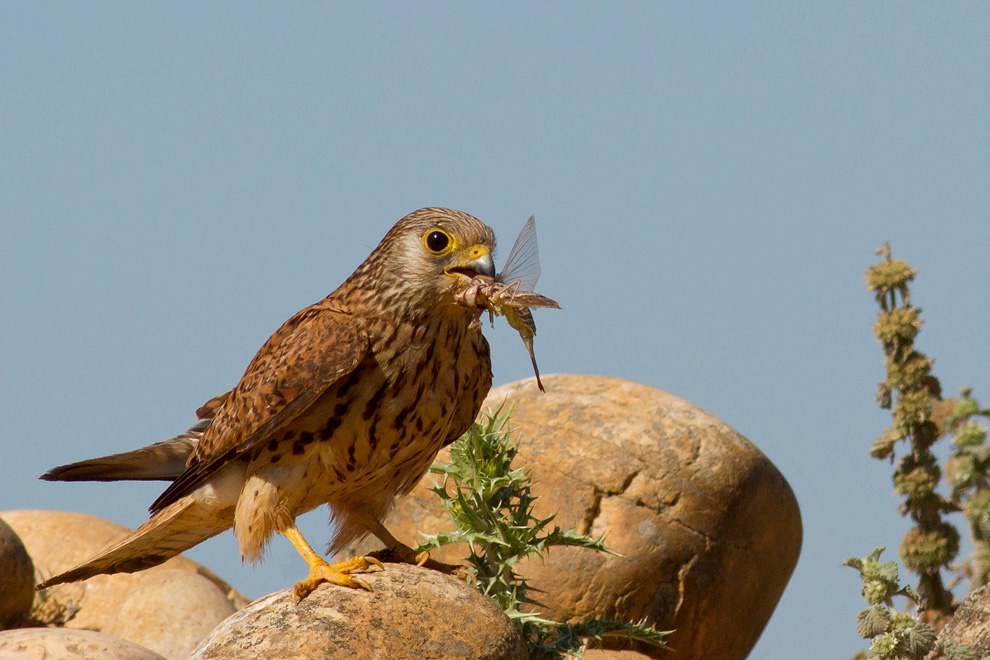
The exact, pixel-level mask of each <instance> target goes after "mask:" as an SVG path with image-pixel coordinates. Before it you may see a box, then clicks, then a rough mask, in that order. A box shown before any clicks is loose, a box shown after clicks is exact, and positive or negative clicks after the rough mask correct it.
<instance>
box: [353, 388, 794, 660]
mask: <svg viewBox="0 0 990 660" xmlns="http://www.w3.org/2000/svg"><path fill="white" fill-rule="evenodd" d="M544 382H545V384H546V389H547V393H546V394H541V393H540V392H539V390H538V389H537V387H536V383H535V380H534V379H527V380H525V381H520V382H517V383H512V384H509V385H505V386H502V387H499V388H496V389H495V390H492V392H491V394H490V395H489V397H488V400H487V402H486V406H487V407H497V406H498V405H500V404H502V403H503V402H507V403H508V404H510V405H512V406H513V415H512V418H511V422H510V423H511V425H512V426H514V427H516V428H518V430H519V433H520V434H521V438H522V443H521V447H520V454H519V456H518V458H517V459H516V460H517V465H526V466H528V469H529V472H530V474H531V475H532V476H533V479H534V486H533V492H534V494H535V495H537V496H539V498H540V499H539V500H538V501H537V505H536V513H537V515H540V516H546V515H548V514H550V513H553V512H557V514H558V516H557V519H556V521H555V523H556V524H559V525H560V526H561V527H564V528H567V527H571V526H575V527H577V529H578V530H579V531H581V532H584V533H587V534H594V535H601V534H607V544H608V545H609V546H610V547H611V548H612V549H614V550H615V551H617V552H619V553H620V554H621V556H618V557H616V556H609V555H605V554H602V553H595V552H592V551H589V550H585V549H580V548H563V549H555V550H553V552H552V553H551V554H550V556H549V558H548V559H547V561H546V562H545V563H543V562H540V561H538V560H537V561H532V562H529V563H528V564H525V565H522V566H521V572H522V573H523V575H524V576H526V577H527V578H528V579H529V580H530V581H531V584H532V586H533V587H535V588H537V589H542V590H544V591H545V592H546V593H544V594H540V595H539V598H540V600H542V601H543V602H544V603H545V604H546V605H547V606H548V610H549V611H548V612H547V614H549V615H550V616H552V617H554V618H560V619H565V618H566V619H578V618H581V617H587V616H591V615H597V616H602V617H609V618H620V619H624V620H639V619H641V618H643V617H646V618H647V619H648V620H649V621H651V622H652V623H653V624H654V625H655V626H656V627H657V628H659V629H662V630H672V629H673V630H675V633H674V634H673V635H671V636H670V637H669V638H668V643H669V645H670V646H671V647H672V648H674V649H677V653H676V655H674V654H671V657H690V658H706V659H707V660H740V659H742V658H745V657H746V656H747V655H748V653H749V651H750V649H751V648H752V647H753V645H754V644H755V643H756V640H757V638H758V637H759V635H760V633H761V631H762V630H763V628H764V626H765V625H766V622H767V621H768V620H769V618H770V615H771V613H772V612H773V609H774V607H775V606H776V603H777V601H778V600H779V598H780V596H781V594H782V592H783V589H784V586H785V585H786V584H787V581H788V579H789V577H790V575H791V572H792V571H793V569H794V566H795V564H796V562H797V558H798V554H799V552H800V547H801V534H802V528H801V518H800V513H799V510H798V506H797V502H796V500H795V497H794V494H793V492H792V490H791V488H790V486H789V485H788V484H787V482H786V480H785V479H784V478H783V476H781V474H780V473H779V471H777V469H776V468H775V467H774V466H773V464H772V463H771V462H770V461H769V459H767V457H766V456H765V455H763V453H762V452H760V450H759V449H757V448H756V446H754V445H753V444H752V443H751V442H749V441H748V440H747V439H746V438H744V437H743V436H741V435H740V434H739V433H737V432H736V431H734V430H733V429H732V428H730V427H729V426H728V425H726V424H725V423H723V422H721V421H720V420H718V419H717V418H715V417H714V416H712V415H711V414H709V413H707V412H705V411H704V410H702V409H700V408H698V407H696V406H694V405H692V404H690V403H688V402H686V401H684V400H682V399H679V398H677V397H675V396H673V395H671V394H668V393H666V392H663V391H660V390H657V389H654V388H651V387H648V386H645V385H641V384H638V383H633V382H630V381H626V380H621V379H615V378H605V377H601V376H577V375H556V376H548V377H547V378H545V379H544ZM442 458H443V457H441V459H442ZM430 484H431V481H430V477H429V476H427V477H426V478H425V479H424V481H423V482H422V483H421V484H420V485H419V486H418V487H417V489H416V491H414V493H413V494H412V495H411V496H410V497H409V498H407V499H406V500H404V501H402V502H400V503H399V505H398V507H397V508H396V510H395V511H394V513H393V514H392V516H391V519H390V520H389V521H387V522H386V524H387V526H388V527H389V529H390V530H391V531H392V532H393V533H394V534H395V535H396V536H397V537H398V538H400V539H404V540H407V541H412V542H415V541H416V540H417V539H418V538H419V535H418V533H417V532H418V531H419V530H423V531H425V532H433V531H437V530H439V529H446V528H448V527H447V526H446V525H445V524H444V522H443V520H444V517H443V514H442V513H441V512H440V510H439V508H438V500H437V498H436V496H435V495H434V494H432V493H430V492H429V490H428V489H429V486H430ZM376 545H377V544H376V543H374V542H366V545H364V546H363V547H362V550H364V551H366V550H369V549H373V548H374V547H375V546H376ZM465 555H466V552H465V549H464V548H456V547H452V548H446V549H444V551H443V552H435V553H434V557H435V558H438V559H441V560H446V561H458V560H460V559H462V558H463V557H464V556H465ZM636 650H638V651H640V652H643V653H647V654H649V655H651V656H654V657H660V656H662V652H659V651H657V650H656V649H651V648H650V647H638V648H637V649H636Z"/></svg>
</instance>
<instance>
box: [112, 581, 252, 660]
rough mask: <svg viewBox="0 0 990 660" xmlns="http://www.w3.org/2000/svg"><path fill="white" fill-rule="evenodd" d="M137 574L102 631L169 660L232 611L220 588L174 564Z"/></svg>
mask: <svg viewBox="0 0 990 660" xmlns="http://www.w3.org/2000/svg"><path fill="white" fill-rule="evenodd" d="M138 577H139V579H138V581H137V583H136V584H135V585H134V586H133V587H132V588H131V590H130V591H128V592H127V594H126V596H125V598H124V600H123V602H122V603H121V604H120V607H118V608H117V611H116V612H115V613H114V615H113V616H112V618H110V619H109V620H108V621H107V623H106V624H105V625H104V626H103V632H105V633H107V634H110V635H116V636H117V637H123V638H124V639H128V640H130V641H132V642H136V643H138V644H141V645H142V646H145V647H147V648H149V649H151V650H152V651H155V652H156V653H159V654H161V655H163V656H164V657H166V658H168V660H181V659H182V658H185V657H186V656H187V655H189V653H190V652H192V650H193V649H194V648H196V645H197V644H199V642H200V641H201V640H202V639H203V638H204V637H205V636H206V634H207V633H209V632H210V631H211V630H213V628H214V627H215V626H216V625H217V624H218V623H220V622H221V621H223V620H224V619H226V618H227V617H228V616H230V615H231V614H233V613H234V612H235V611H236V610H235V609H234V605H233V604H232V603H231V602H230V601H229V600H227V598H226V597H225V596H224V594H223V592H221V591H220V590H219V589H217V587H216V585H215V584H213V583H212V582H210V581H209V580H207V579H206V578H204V577H203V576H201V575H199V574H198V573H193V572H192V571H185V570H181V569H174V568H173V569H166V570H161V571H156V572H153V573H149V574H147V575H142V574H139V575H138Z"/></svg>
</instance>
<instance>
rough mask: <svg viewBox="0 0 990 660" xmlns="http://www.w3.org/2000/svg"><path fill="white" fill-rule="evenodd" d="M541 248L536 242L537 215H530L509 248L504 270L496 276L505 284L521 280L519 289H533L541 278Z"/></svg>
mask: <svg viewBox="0 0 990 660" xmlns="http://www.w3.org/2000/svg"><path fill="white" fill-rule="evenodd" d="M542 272H543V270H542V269H541V268H540V248H539V245H538V244H537V242H536V217H535V216H532V215H531V216H529V220H527V221H526V224H524V225H523V228H522V230H521V231H520V232H519V236H518V237H517V238H516V242H515V243H513V244H512V249H511V250H509V256H508V257H507V258H506V260H505V266H503V267H502V272H501V273H499V274H498V276H497V277H496V278H495V279H496V280H497V281H499V282H501V283H503V284H512V283H513V282H517V281H518V282H519V289H520V290H522V291H532V290H533V289H535V288H536V283H537V282H538V281H539V279H540V275H541V274H542Z"/></svg>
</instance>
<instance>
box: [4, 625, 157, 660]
mask: <svg viewBox="0 0 990 660" xmlns="http://www.w3.org/2000/svg"><path fill="white" fill-rule="evenodd" d="M0 658H4V660H40V659H41V658H44V659H45V660H97V659H99V660H165V659H164V658H162V656H160V655H158V654H157V653H155V652H154V651H150V650H148V649H146V648H144V647H141V646H138V645H137V644H135V643H134V642H129V641H127V640H126V639H121V638H119V637H114V636H112V635H106V634H104V633H98V632H94V631H92V630H70V629H68V628H21V629H20V630H8V631H6V632H2V633H0Z"/></svg>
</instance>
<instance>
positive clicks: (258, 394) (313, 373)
mask: <svg viewBox="0 0 990 660" xmlns="http://www.w3.org/2000/svg"><path fill="white" fill-rule="evenodd" d="M367 350H368V339H367V337H366V336H365V334H364V332H363V331H362V329H361V327H360V325H359V323H358V322H357V321H356V320H355V319H354V317H353V316H352V315H350V314H348V313H347V312H344V311H341V310H339V309H334V308H329V307H327V306H326V305H325V301H324V302H321V303H317V304H315V305H312V306H310V307H307V308H306V309H304V310H302V311H300V312H299V313H297V314H296V315H295V316H293V317H292V318H290V319H289V320H288V321H286V322H285V323H284V324H283V325H282V327H281V328H279V329H278V330H277V331H276V332H275V334H273V335H272V336H271V337H270V338H269V339H268V341H267V342H265V345H264V346H262V347H261V349H260V350H259V351H258V354H257V355H255V356H254V359H253V360H251V364H249V365H248V368H247V371H245V372H244V376H243V377H241V380H240V382H239V383H238V384H237V387H235V388H234V389H233V390H231V391H230V393H229V395H228V396H226V397H223V395H221V397H223V398H222V400H221V401H220V402H219V403H220V407H219V409H218V410H217V411H216V416H215V417H214V419H213V422H212V423H211V424H210V426H209V428H208V429H206V431H205V432H204V433H203V437H202V439H201V440H200V441H199V443H198V444H197V445H196V448H195V450H194V451H193V454H192V455H191V456H190V457H189V463H188V465H187V467H186V470H185V472H183V473H182V475H180V476H179V477H178V478H177V479H176V480H175V481H174V482H173V483H172V485H171V486H169V487H168V488H167V489H166V490H165V492H163V493H162V494H161V496H160V497H159V498H158V499H157V500H155V502H154V503H153V504H152V505H151V512H152V513H155V512H157V511H160V510H161V509H163V508H165V507H166V506H168V505H169V504H171V503H172V502H175V501H177V500H179V499H181V498H182V497H184V496H185V495H188V494H189V493H191V492H192V491H194V490H195V489H196V488H198V487H199V486H200V485H202V484H203V483H204V482H206V481H207V479H209V477H210V476H211V475H212V474H213V473H214V472H216V471H217V470H218V469H220V468H221V467H222V466H223V465H225V464H226V463H227V462H228V461H231V460H235V459H237V458H238V457H240V456H242V455H243V454H245V453H246V452H249V451H250V450H251V449H253V448H254V447H255V446H257V445H258V444H259V443H263V442H267V441H268V440H269V439H270V437H271V436H272V435H273V434H274V433H275V432H277V431H278V430H279V429H281V428H282V427H284V426H285V425H286V424H288V423H289V422H291V421H292V420H293V419H295V418H296V417H297V416H298V415H299V414H300V413H302V412H303V411H304V410H306V409H307V408H308V407H309V406H310V405H312V404H313V402H315V401H316V399H317V398H319V396H320V395H321V394H323V392H325V391H326V389H327V388H328V387H330V385H332V384H333V383H334V382H336V381H337V380H338V379H340V378H341V377H342V376H346V375H348V374H350V372H351V371H353V370H354V369H355V368H356V367H357V365H358V364H359V363H360V362H361V360H362V358H363V357H364V355H365V354H366V353H367ZM221 397H217V399H221Z"/></svg>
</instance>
